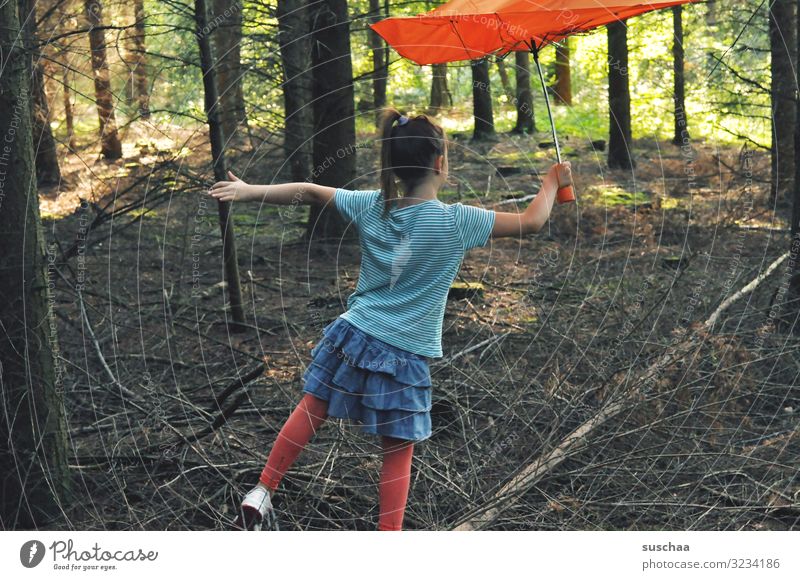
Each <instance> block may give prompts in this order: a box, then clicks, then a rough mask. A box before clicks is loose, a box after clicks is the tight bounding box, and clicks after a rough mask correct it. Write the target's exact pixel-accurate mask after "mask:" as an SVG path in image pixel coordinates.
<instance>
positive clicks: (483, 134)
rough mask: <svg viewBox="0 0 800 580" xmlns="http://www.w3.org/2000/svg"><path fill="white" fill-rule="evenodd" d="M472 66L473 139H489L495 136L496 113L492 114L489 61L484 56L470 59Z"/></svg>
mask: <svg viewBox="0 0 800 580" xmlns="http://www.w3.org/2000/svg"><path fill="white" fill-rule="evenodd" d="M470 67H471V68H472V107H473V115H474V117H475V129H474V131H473V133H472V139H473V140H476V141H477V140H480V139H489V138H493V137H494V136H495V131H494V115H493V114H492V93H491V87H490V85H489V62H488V61H487V60H486V59H485V58H483V59H480V60H473V61H470Z"/></svg>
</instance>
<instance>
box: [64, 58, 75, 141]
mask: <svg viewBox="0 0 800 580" xmlns="http://www.w3.org/2000/svg"><path fill="white" fill-rule="evenodd" d="M62 62H67V61H62ZM62 82H63V84H64V90H63V92H62V97H63V104H64V123H65V124H66V127H67V146H68V147H69V150H70V151H72V152H74V151H75V148H76V143H75V120H74V114H73V112H72V97H71V93H72V89H71V88H70V83H69V67H68V66H65V67H64V70H63V73H62Z"/></svg>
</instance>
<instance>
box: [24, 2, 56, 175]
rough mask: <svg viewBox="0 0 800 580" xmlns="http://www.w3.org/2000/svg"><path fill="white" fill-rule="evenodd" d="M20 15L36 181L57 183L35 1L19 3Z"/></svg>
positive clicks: (54, 146)
mask: <svg viewBox="0 0 800 580" xmlns="http://www.w3.org/2000/svg"><path fill="white" fill-rule="evenodd" d="M20 10H21V12H20V13H21V14H24V15H25V24H24V25H23V26H24V28H25V30H24V35H25V43H26V46H27V47H28V50H29V51H30V53H31V54H32V55H33V56H34V59H35V60H34V62H33V67H32V71H33V74H32V76H31V92H32V94H33V150H34V151H35V152H36V181H37V184H38V185H40V186H50V185H58V184H59V183H60V182H61V170H60V169H59V167H58V151H57V150H56V140H55V139H54V138H53V131H52V129H51V128H50V120H51V117H50V105H49V104H48V102H47V93H46V91H45V84H44V78H45V77H44V63H45V60H44V58H43V56H42V55H41V53H40V50H41V48H40V47H39V43H38V38H37V31H36V3H35V2H34V1H33V0H22V1H21V2H20Z"/></svg>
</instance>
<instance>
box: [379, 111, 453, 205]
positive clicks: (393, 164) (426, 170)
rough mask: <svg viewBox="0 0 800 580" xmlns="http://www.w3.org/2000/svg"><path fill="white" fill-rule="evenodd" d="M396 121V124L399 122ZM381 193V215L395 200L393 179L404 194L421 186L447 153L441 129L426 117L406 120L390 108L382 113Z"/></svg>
mask: <svg viewBox="0 0 800 580" xmlns="http://www.w3.org/2000/svg"><path fill="white" fill-rule="evenodd" d="M398 121H399V122H398ZM380 128H381V140H382V143H381V190H382V192H383V215H384V216H385V215H386V214H387V213H388V211H389V209H390V206H391V203H392V200H394V199H397V198H398V197H399V195H398V189H397V183H396V182H395V179H394V178H395V176H397V178H398V179H400V181H402V182H403V186H404V187H405V189H406V191H409V190H410V189H411V188H412V187H414V186H415V185H417V184H418V183H421V182H422V181H423V180H424V179H425V178H426V177H427V176H428V175H430V173H431V171H433V163H434V160H435V159H436V158H437V157H438V156H439V155H444V154H445V152H446V150H447V138H446V136H445V134H444V129H443V128H442V127H441V126H439V125H437V124H436V123H434V122H433V121H431V119H430V118H429V117H428V116H427V115H416V116H415V117H405V116H404V115H403V114H402V113H400V111H398V110H397V109H395V108H393V107H387V108H385V109H383V111H382V113H381V122H380Z"/></svg>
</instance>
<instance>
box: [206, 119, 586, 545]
mask: <svg viewBox="0 0 800 580" xmlns="http://www.w3.org/2000/svg"><path fill="white" fill-rule="evenodd" d="M381 133H382V145H381V175H380V181H381V189H380V190H376V191H350V190H346V189H341V188H333V187H326V186H323V185H316V184H313V183H285V184H280V185H249V184H246V183H245V182H243V181H242V180H241V179H239V178H237V177H236V176H235V175H233V174H232V173H230V174H229V175H230V178H231V179H232V181H220V182H218V183H216V184H214V185H213V186H212V188H211V190H210V192H209V193H210V194H211V195H212V196H213V197H215V198H217V199H218V200H220V201H237V202H238V201H258V202H262V203H272V204H291V203H304V204H333V206H334V207H335V208H336V209H337V210H338V211H339V212H340V213H341V214H342V216H343V217H344V218H345V219H347V220H348V221H350V222H351V223H352V224H353V225H354V226H355V227H356V228H357V230H358V233H359V240H360V246H361V253H362V258H361V270H360V274H359V278H358V284H357V286H356V290H355V292H353V293H352V294H351V295H350V296H349V297H348V299H347V310H346V312H344V313H343V314H341V315H340V316H339V317H338V318H336V319H335V320H334V321H333V322H331V323H329V324H328V325H327V326H326V327H325V328H324V329H323V330H322V338H321V340H320V342H319V343H318V344H317V345H316V346H315V347H314V348H313V349H312V350H311V356H312V360H311V363H310V364H309V366H308V368H307V369H306V371H305V373H304V375H303V380H304V384H305V386H304V387H303V393H304V396H303V398H302V399H301V400H300V402H299V404H298V405H297V407H296V408H295V409H294V410H293V411H292V413H291V414H290V415H289V418H288V420H287V421H286V423H285V424H284V425H283V427H282V429H281V431H280V433H279V434H278V436H277V439H276V440H275V442H274V444H273V446H272V450H271V451H270V453H269V456H268V458H267V462H266V465H265V466H264V469H263V471H262V472H261V476H260V478H259V482H258V484H257V485H256V486H255V487H254V488H253V489H252V490H251V491H250V492H248V493H247V494H246V495H245V497H244V500H243V501H242V505H241V509H240V513H239V514H238V516H237V518H236V523H235V526H236V527H237V528H238V529H261V527H262V526H265V527H271V526H273V524H274V510H273V508H272V501H271V498H272V496H273V495H274V493H275V492H276V491H277V488H278V484H279V483H280V481H281V479H282V478H283V476H284V474H285V473H286V471H287V470H288V469H289V467H290V466H291V465H292V463H293V462H294V460H295V459H296V458H297V456H298V455H299V453H300V452H301V451H302V450H303V448H304V447H305V445H306V444H307V443H308V441H309V440H310V439H311V437H312V436H313V435H314V434H315V433H316V431H317V430H318V429H319V427H320V425H321V424H322V423H323V422H324V421H325V419H326V418H327V417H337V418H346V419H351V420H355V421H357V422H358V423H360V424H361V425H362V431H363V432H365V433H372V434H375V435H379V436H380V437H381V446H382V451H383V466H382V468H381V474H380V483H379V508H380V515H379V520H378V529H379V530H401V529H402V524H403V514H404V512H405V507H406V500H407V498H408V488H409V481H410V475H411V458H412V455H413V448H414V443H415V442H419V441H422V440H424V439H427V438H428V437H430V435H431V419H430V409H431V376H430V369H429V366H428V364H429V361H430V359H431V358H440V357H441V356H442V347H441V336H442V322H443V318H444V310H445V303H446V300H447V293H448V289H449V288H450V285H451V283H452V282H453V280H454V278H455V276H456V274H457V273H458V270H459V267H460V265H461V261H462V259H463V257H464V254H465V253H466V252H467V251H468V250H470V249H471V248H475V247H479V246H484V245H486V243H487V242H488V240H489V238H490V237H491V238H500V237H504V236H524V235H528V234H531V233H535V232H538V231H539V230H540V229H541V228H542V226H543V225H544V223H545V222H546V221H547V219H548V217H549V215H550V210H551V208H552V207H553V200H554V199H555V196H556V191H557V190H558V189H559V188H560V187H564V186H566V185H569V184H571V183H572V178H571V173H570V164H569V162H565V163H561V164H556V165H553V166H552V167H551V168H550V170H549V171H548V173H547V175H546V176H545V178H544V180H543V181H542V187H541V189H540V191H539V193H538V194H537V195H536V197H535V198H534V199H533V201H532V202H531V203H530V204H529V206H528V207H527V208H526V209H525V211H524V212H522V213H505V212H495V211H492V210H487V209H484V208H481V207H475V206H471V205H464V204H462V203H453V204H445V203H443V202H441V201H439V200H438V199H437V192H438V191H439V189H440V188H441V187H442V185H443V184H444V183H445V181H446V180H447V142H446V138H445V134H444V131H443V130H442V128H441V127H440V126H439V125H436V124H435V123H433V122H432V121H431V120H430V119H429V118H428V117H427V116H425V115H418V116H416V117H412V118H409V117H406V116H404V115H401V114H400V113H399V112H398V111H397V110H396V109H393V108H389V109H386V110H384V112H383V117H382V122H381ZM395 177H396V178H398V179H399V180H400V188H398V186H397V184H396V182H395ZM399 189H401V190H402V195H400V191H399Z"/></svg>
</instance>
